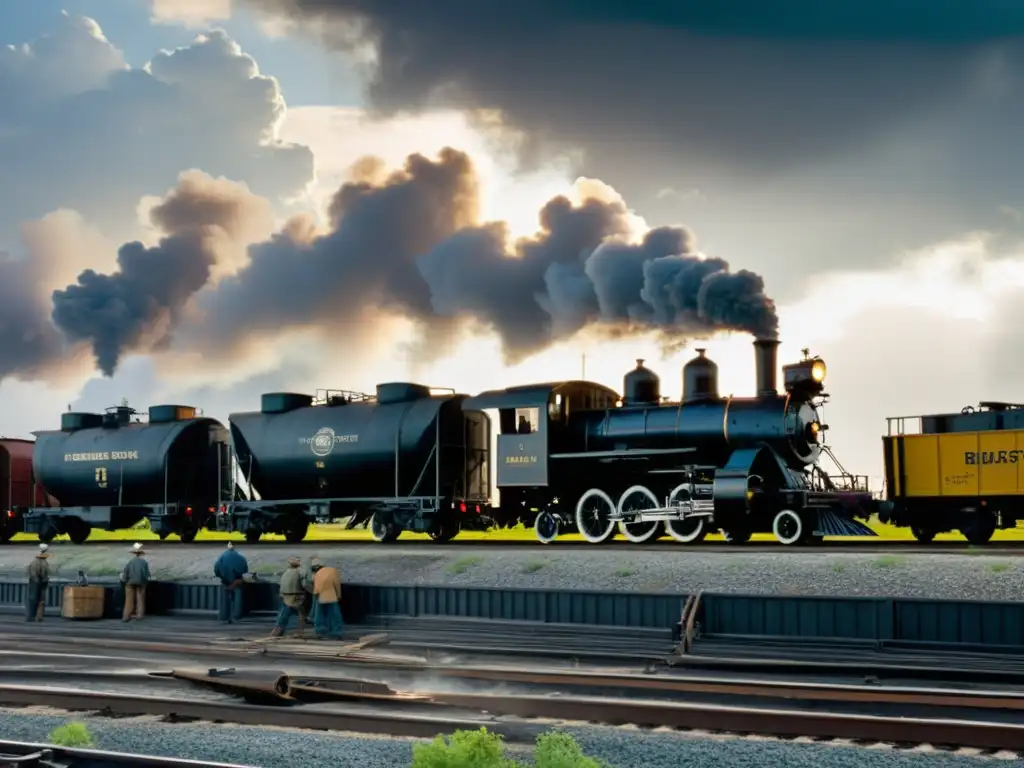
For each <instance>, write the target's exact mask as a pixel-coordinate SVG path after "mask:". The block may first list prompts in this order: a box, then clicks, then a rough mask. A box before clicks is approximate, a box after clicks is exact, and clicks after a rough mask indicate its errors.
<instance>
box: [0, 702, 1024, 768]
mask: <svg viewBox="0 0 1024 768" xmlns="http://www.w3.org/2000/svg"><path fill="white" fill-rule="evenodd" d="M70 719H74V720H77V721H79V722H85V723H86V724H87V725H88V727H89V729H90V731H91V732H92V734H93V738H94V739H95V741H96V744H95V746H96V748H97V749H106V750H111V751H126V752H139V753H143V754H152V755H164V756H168V757H177V758H185V759H193V760H210V761H217V762H223V763H235V764H244V765H252V766H260V768H277V766H281V768H289V767H290V766H297V765H301V766H303V768H319V766H323V767H324V768H348V766H352V767H353V768H408V766H409V765H410V763H411V761H412V744H413V743H414V742H413V741H412V740H406V739H392V738H388V737H381V738H373V737H367V736H358V735H354V734H341V733H320V732H302V731H293V730H288V729H283V728H249V727H240V726H221V725H210V724H191V725H168V724H164V723H159V722H155V721H153V720H146V719H142V718H140V719H136V720H133V721H130V722H129V721H124V720H121V721H117V722H113V721H110V720H103V719H99V718H89V717H84V716H77V715H76V716H74V717H70V716H67V715H63V716H62V715H60V714H58V713H48V714H29V713H26V712H25V711H24V710H23V711H13V710H0V738H3V739H7V740H11V741H34V742H44V741H46V739H47V736H48V734H49V733H50V731H52V729H53V728H55V727H57V726H60V725H63V724H65V723H67V722H68V721H69V720H70ZM567 730H568V731H569V732H570V733H572V734H573V735H574V736H576V738H577V740H578V741H579V742H580V745H581V746H582V747H583V749H584V752H585V753H586V754H588V755H592V756H594V757H597V758H600V759H603V760H605V761H606V762H608V763H609V764H610V765H611V766H613V768H634V767H635V766H638V765H643V766H646V767H647V768H661V767H662V766H663V767H664V768H679V767H680V766H693V767H694V768H697V767H698V766H700V768H704V767H705V766H729V767H730V768H747V767H748V766H749V767H750V768H761V767H762V766H765V765H773V766H780V768H781V767H782V766H808V768H810V767H811V766H813V767H814V768H832V767H833V766H834V767H835V768H980V767H981V766H986V765H989V766H1024V761H1022V760H1020V759H1017V758H1016V756H1013V755H1008V754H1007V755H1004V754H1000V755H996V756H994V757H978V756H970V755H969V754H964V753H958V754H948V753H943V752H938V751H934V750H930V749H927V748H925V749H923V750H921V751H898V750H894V749H891V748H887V747H875V748H864V747H852V746H847V745H833V744H803V743H794V742H780V741H775V740H771V739H754V738H734V737H699V736H692V735H682V734H676V733H671V732H668V733H666V732H650V731H647V732H639V731H636V730H633V729H628V728H595V727H585V728H569V729H567ZM508 752H509V754H510V756H514V757H517V758H518V759H521V760H522V759H524V758H527V759H528V756H529V750H528V749H526V748H514V749H513V748H510V749H509V750H508Z"/></svg>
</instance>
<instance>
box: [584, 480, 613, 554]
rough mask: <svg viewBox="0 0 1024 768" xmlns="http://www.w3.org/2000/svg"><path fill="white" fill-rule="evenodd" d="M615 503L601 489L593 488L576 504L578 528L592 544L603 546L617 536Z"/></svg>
mask: <svg viewBox="0 0 1024 768" xmlns="http://www.w3.org/2000/svg"><path fill="white" fill-rule="evenodd" d="M614 514H615V502H613V501H612V499H611V496H609V495H608V494H607V493H605V492H604V491H602V490H601V489H600V488H591V489H590V490H589V491H587V492H586V493H584V494H583V495H582V496H581V497H580V500H579V503H578V504H576V527H577V528H578V529H579V531H580V535H581V536H582V537H583V538H584V539H586V540H587V541H589V542H590V543H591V544H602V543H604V542H606V541H608V540H610V539H611V538H612V537H614V536H615V521H614V520H612V519H611V518H612V515H614Z"/></svg>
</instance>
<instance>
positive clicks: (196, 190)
mask: <svg viewBox="0 0 1024 768" xmlns="http://www.w3.org/2000/svg"><path fill="white" fill-rule="evenodd" d="M150 218H151V220H152V222H153V224H154V226H155V227H156V228H158V229H159V230H160V231H162V232H164V233H165V235H166V236H165V237H163V238H162V239H161V240H160V242H159V244H158V245H156V246H153V247H151V248H147V247H146V246H144V245H143V244H142V243H139V242H134V243H128V244H127V245H124V246H122V247H121V249H120V251H119V253H118V255H117V271H116V272H113V273H111V274H99V273H97V272H96V271H95V270H93V269H87V270H85V271H83V272H82V273H81V274H80V275H79V276H78V280H77V283H76V284H74V285H69V286H68V287H67V288H65V289H64V290H57V291H54V293H53V320H54V322H55V323H56V326H57V327H58V328H59V329H60V330H61V331H62V332H63V334H64V336H65V337H66V338H67V339H68V340H69V341H71V342H72V343H77V342H89V343H90V344H91V345H92V349H93V352H94V354H95V356H96V362H97V364H98V366H99V368H100V370H101V371H103V373H105V374H107V375H108V376H110V375H113V373H114V369H115V368H116V367H117V363H118V360H119V359H120V357H121V355H122V354H124V353H125V352H126V351H132V352H144V351H153V350H159V349H163V348H166V347H167V346H168V345H169V344H170V343H171V341H172V332H173V330H174V329H175V328H176V327H177V326H178V324H179V323H180V322H181V319H182V316H183V313H184V312H185V311H186V310H187V308H188V304H189V301H190V300H191V298H192V297H193V296H194V295H195V294H196V293H197V292H198V291H199V290H200V289H201V288H203V287H204V286H207V285H211V284H213V283H215V279H216V278H217V277H219V276H221V275H223V274H231V273H233V272H235V271H237V269H238V268H239V267H241V266H243V265H244V264H245V263H246V258H245V246H247V245H248V244H249V243H251V242H255V241H256V240H259V239H261V238H264V237H266V236H268V235H269V232H270V229H271V225H272V221H273V219H272V215H271V210H270V204H269V203H268V202H267V201H266V200H265V199H263V198H260V197H257V196H255V195H253V194H252V193H251V192H249V190H248V189H247V188H246V187H245V186H244V185H240V184H236V183H233V182H229V181H227V180H225V179H213V178H210V177H209V176H207V175H205V174H203V173H201V172H190V173H186V174H183V175H182V178H181V181H180V182H179V184H178V185H177V186H176V187H175V188H174V189H173V190H172V191H171V192H170V193H169V194H168V195H167V197H166V198H165V199H164V200H163V201H162V202H161V203H159V204H158V205H156V206H155V207H153V208H152V209H151V210H150Z"/></svg>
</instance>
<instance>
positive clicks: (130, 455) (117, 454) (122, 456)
mask: <svg viewBox="0 0 1024 768" xmlns="http://www.w3.org/2000/svg"><path fill="white" fill-rule="evenodd" d="M138 458H139V452H138V451H98V452H96V453H65V454H64V461H137V460H138Z"/></svg>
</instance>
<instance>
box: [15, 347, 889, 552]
mask: <svg viewBox="0 0 1024 768" xmlns="http://www.w3.org/2000/svg"><path fill="white" fill-rule="evenodd" d="M754 347H755V350H756V362H757V383H758V387H757V395H756V397H752V398H733V397H725V398H723V397H721V396H720V395H719V394H718V369H717V366H716V365H715V364H714V363H713V362H712V361H711V360H709V359H708V358H707V357H706V356H705V353H704V351H703V350H701V351H699V354H698V357H696V358H695V359H693V360H691V361H690V362H689V363H688V364H687V365H686V366H685V368H684V370H683V380H684V392H683V397H682V400H681V402H678V403H667V402H662V397H661V394H660V380H659V379H658V377H657V376H656V375H655V374H654V373H653V372H651V371H649V370H648V369H646V368H644V367H643V364H642V361H638V363H637V368H636V370H634V371H631V372H630V373H628V374H627V375H626V377H625V379H624V388H623V389H624V393H623V397H622V398H620V397H619V395H618V393H616V392H615V391H613V390H612V389H609V388H608V387H604V386H602V385H600V384H596V383H594V382H588V381H565V382H555V383H547V384H535V385H527V386H520V387H511V388H508V389H503V390H496V391H491V392H485V393H483V394H479V395H476V396H474V397H469V396H467V395H463V394H458V393H456V392H454V391H453V390H444V391H438V390H436V389H431V388H429V387H425V386H423V385H419V384H410V383H404V382H391V383H385V384H380V385H378V386H377V391H376V395H372V396H371V395H365V394H360V393H354V392H345V391H334V390H322V391H320V392H318V393H317V396H315V397H314V396H311V395H304V394H296V393H268V394H265V395H263V397H262V400H261V408H260V410H259V411H257V412H247V413H234V414H232V415H231V416H230V417H229V421H230V432H229V430H228V429H225V427H224V426H223V425H221V424H220V423H219V422H217V421H215V420H213V419H208V418H203V417H202V416H201V415H200V414H199V413H198V412H197V411H196V410H195V409H194V408H191V407H188V406H177V405H157V406H153V407H152V408H150V409H149V415H148V421H147V422H144V421H143V417H142V415H141V414H138V413H136V412H135V411H134V410H132V409H130V408H128V407H127V405H126V404H122V405H121V406H118V407H115V408H111V409H108V411H107V413H106V414H104V415H102V416H101V415H98V414H83V413H66V414H63V416H62V420H61V429H60V430H56V431H50V432H41V433H38V440H37V442H36V446H35V452H34V458H33V466H34V471H35V475H36V477H37V478H38V479H39V481H40V482H41V483H42V484H43V485H44V486H45V487H46V489H47V491H48V493H49V494H51V495H52V496H55V497H56V498H58V499H59V500H60V502H59V504H56V505H53V506H49V507H34V508H32V509H30V510H29V511H28V512H26V514H25V529H26V530H27V531H29V532H35V533H38V534H39V536H40V538H42V539H43V540H48V539H52V538H53V537H54V536H55V535H57V534H59V533H67V534H69V535H70V536H71V538H72V540H73V541H84V540H85V539H86V538H87V537H88V535H89V531H90V530H91V528H93V527H102V528H108V529H116V528H124V527H128V526H131V525H133V524H134V523H136V522H138V521H139V520H141V519H143V518H148V519H149V521H150V524H151V526H152V528H153V530H155V531H156V532H157V533H159V534H160V536H161V538H164V537H166V536H168V535H171V534H177V535H179V536H180V537H181V539H182V540H183V541H191V540H192V539H193V538H194V537H195V535H196V532H197V531H198V530H199V529H200V528H202V527H207V528H216V529H220V530H234V531H240V532H242V533H244V534H245V536H246V539H247V540H248V541H251V542H253V541H258V540H259V538H260V537H261V536H262V535H263V534H265V533H281V534H284V535H285V537H286V538H287V539H288V540H290V541H300V540H302V539H303V538H304V537H305V535H306V532H307V528H308V525H309V523H310V522H312V521H318V522H326V521H331V520H336V519H344V518H347V519H348V520H349V523H348V525H349V527H350V528H351V527H354V526H356V525H360V524H365V525H369V527H370V529H371V531H372V532H373V535H374V537H375V538H376V539H378V540H379V541H383V542H390V541H394V540H395V539H397V538H398V537H399V536H400V534H401V533H402V532H403V531H406V530H409V531H416V532H423V533H428V534H429V535H430V536H431V537H433V538H434V539H435V540H437V541H448V540H450V539H452V538H454V537H455V536H456V535H457V534H458V533H459V531H460V530H467V529H475V530H486V529H488V528H491V527H494V526H503V527H511V526H513V525H516V524H519V523H524V524H527V525H531V526H533V527H534V529H535V531H536V535H537V538H538V539H539V540H540V541H542V542H550V541H552V540H554V539H555V537H556V536H557V535H558V534H559V533H560V532H564V531H570V530H578V531H579V532H580V533H581V534H582V535H583V537H584V538H585V539H586V540H587V541H590V542H592V543H600V542H604V541H607V540H609V539H610V538H612V537H614V535H615V531H616V527H618V528H619V529H620V530H621V532H622V533H623V534H624V535H625V537H626V538H627V539H629V540H631V541H634V542H644V541H648V540H651V539H653V538H655V537H657V536H660V535H661V534H663V533H667V534H668V535H670V536H671V537H672V538H674V539H676V540H678V541H681V542H697V541H700V540H701V539H702V538H703V537H704V536H705V535H706V534H707V533H708V532H709V531H710V530H712V529H715V528H720V529H722V530H723V532H724V533H725V534H726V536H727V537H728V538H729V540H731V541H734V542H742V541H746V540H748V539H749V538H750V536H751V534H753V533H755V532H760V531H771V532H773V533H774V534H775V536H776V538H778V540H779V541H781V542H782V543H784V544H798V543H804V542H808V541H812V540H814V539H815V537H820V536H822V535H825V534H828V535H868V536H870V535H874V534H873V533H872V532H871V530H870V529H869V528H867V527H866V526H864V525H862V524H860V523H858V522H857V521H856V518H857V517H863V518H865V519H866V518H867V517H868V516H869V515H870V511H871V509H870V504H871V497H870V494H869V493H868V492H867V488H866V482H865V483H863V487H861V486H860V484H859V479H855V478H852V477H851V476H848V475H843V476H842V482H837V481H836V478H833V477H830V476H828V475H826V474H825V473H823V472H822V471H821V470H820V469H819V468H818V464H817V461H818V458H819V456H820V454H821V453H822V451H823V450H827V449H826V448H825V447H824V445H823V443H822V441H821V437H822V434H823V432H824V430H825V429H826V427H825V425H823V424H822V423H821V421H820V418H819V411H818V405H819V404H820V403H822V402H824V399H825V395H824V394H823V381H824V378H825V373H826V369H825V364H824V362H823V361H822V360H820V359H819V358H810V357H808V358H806V359H805V360H802V361H800V362H798V363H795V364H792V365H788V366H785V367H784V368H783V373H784V380H785V381H784V383H785V393H784V394H780V393H779V392H777V390H776V382H775V378H776V353H777V347H778V342H777V341H773V340H761V341H757V342H755V345H754ZM488 411H497V416H498V423H499V427H500V434H498V435H497V453H496V459H497V461H498V467H497V486H498V488H499V489H500V491H501V500H502V504H501V506H500V507H495V506H492V505H491V480H490V461H491V450H490V446H491V424H492V420H491V417H490V416H489V415H488ZM851 480H853V481H854V482H850V481H851Z"/></svg>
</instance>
